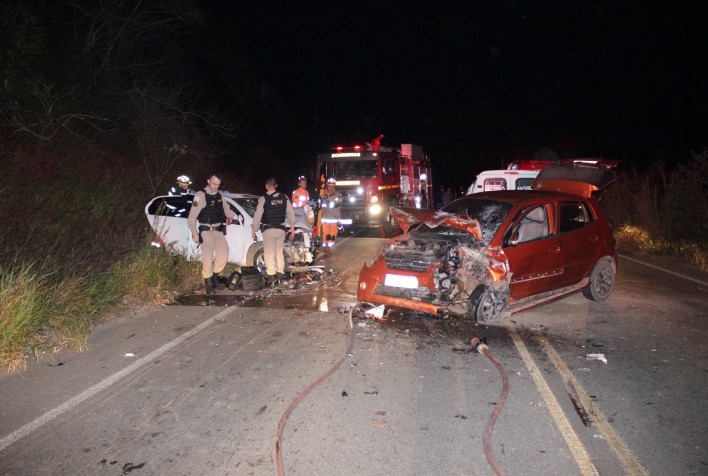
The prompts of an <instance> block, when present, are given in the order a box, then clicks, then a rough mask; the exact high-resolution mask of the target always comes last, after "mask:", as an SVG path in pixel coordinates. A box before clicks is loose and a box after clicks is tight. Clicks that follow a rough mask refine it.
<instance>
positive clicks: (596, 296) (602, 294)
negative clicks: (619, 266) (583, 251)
mask: <svg viewBox="0 0 708 476" xmlns="http://www.w3.org/2000/svg"><path fill="white" fill-rule="evenodd" d="M614 286H615V268H614V266H612V263H611V262H610V261H609V260H608V259H601V260H600V261H598V262H597V263H595V267H594V268H593V270H592V273H591V274H590V285H589V286H588V287H587V288H585V289H583V296H585V297H586V298H588V299H590V300H591V301H604V300H605V299H607V298H608V297H609V296H610V294H611V293H612V289H613V288H614Z"/></svg>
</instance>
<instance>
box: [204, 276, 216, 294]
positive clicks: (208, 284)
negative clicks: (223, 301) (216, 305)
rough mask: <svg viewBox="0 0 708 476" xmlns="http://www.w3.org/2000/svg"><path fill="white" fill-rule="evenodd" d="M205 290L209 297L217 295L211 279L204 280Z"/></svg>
mask: <svg viewBox="0 0 708 476" xmlns="http://www.w3.org/2000/svg"><path fill="white" fill-rule="evenodd" d="M204 288H206V295H207V296H212V295H214V294H216V291H214V285H213V284H212V282H211V278H206V279H205V280H204Z"/></svg>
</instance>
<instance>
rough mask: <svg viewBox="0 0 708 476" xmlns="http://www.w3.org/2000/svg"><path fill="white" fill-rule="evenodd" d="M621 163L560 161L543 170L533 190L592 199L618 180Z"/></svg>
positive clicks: (586, 160)
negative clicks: (594, 193) (594, 194)
mask: <svg viewBox="0 0 708 476" xmlns="http://www.w3.org/2000/svg"><path fill="white" fill-rule="evenodd" d="M618 164H619V161H617V160H607V159H566V160H559V161H557V162H554V163H553V164H551V165H549V166H548V167H546V168H545V169H543V170H542V171H541V172H540V173H539V174H538V177H536V180H534V182H533V183H532V184H531V188H532V189H533V190H542V191H553V192H565V193H571V194H573V195H580V196H582V197H586V198H590V197H591V196H592V194H593V192H598V191H602V190H604V189H605V188H607V187H608V186H609V185H610V184H611V183H612V182H614V181H615V180H616V179H617V174H616V173H615V172H614V170H613V169H614V168H615V167H617V165H618Z"/></svg>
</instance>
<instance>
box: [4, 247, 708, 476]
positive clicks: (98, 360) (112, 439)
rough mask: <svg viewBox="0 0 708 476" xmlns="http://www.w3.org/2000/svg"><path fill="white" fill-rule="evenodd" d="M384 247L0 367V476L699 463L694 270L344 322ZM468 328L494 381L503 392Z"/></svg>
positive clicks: (625, 270)
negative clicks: (518, 306)
mask: <svg viewBox="0 0 708 476" xmlns="http://www.w3.org/2000/svg"><path fill="white" fill-rule="evenodd" d="M381 243H382V241H381V240H379V239H376V238H363V239H361V238H345V239H342V240H341V241H340V242H338V244H337V246H336V247H335V249H334V252H333V254H332V256H331V257H328V258H327V259H326V260H324V261H322V264H323V265H324V266H325V267H326V269H328V270H332V271H331V272H330V273H328V275H327V276H326V277H325V278H324V279H322V280H321V281H319V282H312V283H308V284H306V285H303V286H301V287H300V288H299V289H294V290H291V289H286V290H282V291H278V292H259V293H256V294H255V295H254V296H246V297H244V296H236V295H234V294H233V293H229V292H222V293H221V294H220V296H219V297H218V298H217V299H216V300H215V301H214V302H213V303H211V305H205V302H204V299H203V298H202V297H200V296H199V297H186V298H185V299H184V300H183V302H184V303H185V304H184V305H179V306H169V307H165V308H163V309H159V310H153V311H149V312H139V313H135V314H131V315H126V316H119V317H115V318H113V319H110V320H108V321H107V322H105V323H104V324H102V325H100V326H99V327H98V328H97V330H96V332H95V335H94V336H93V338H92V339H91V344H90V347H89V349H87V350H86V351H84V352H61V353H59V354H58V355H56V356H49V355H48V356H44V357H43V358H42V359H41V360H40V361H38V362H33V363H31V364H30V365H29V366H28V368H27V370H26V371H24V372H20V373H16V374H11V375H4V376H2V377H0V438H1V440H0V474H12V475H21V474H32V475H41V474H47V475H49V474H52V475H57V474H72V475H76V474H87V475H88V474H91V475H93V474H115V475H119V474H135V475H139V474H146V475H147V474H149V475H153V474H165V475H179V474H184V475H196V474H199V475H203V474H204V475H211V474H215V475H224V474H229V475H271V474H278V470H279V468H281V469H282V473H283V474H288V475H401V474H410V475H445V474H450V475H490V474H494V471H493V469H492V466H491V465H490V463H489V460H490V459H493V460H496V461H497V463H498V466H499V467H500V468H501V469H502V470H503V471H505V472H506V474H523V475H547V474H562V475H576V474H577V475H585V474H602V475H610V474H612V475H616V474H657V475H659V474H682V475H687V474H706V473H707V472H708V469H707V468H706V464H707V462H708V452H707V451H706V448H707V447H708V438H707V437H706V434H707V433H706V428H707V427H708V425H707V423H708V417H707V414H706V408H705V402H706V401H708V398H707V397H708V394H707V393H708V392H707V391H706V345H705V342H706V327H707V326H706V319H705V317H706V316H707V315H708V298H707V295H708V293H706V289H707V288H708V285H707V284H706V282H707V281H708V279H706V276H705V275H701V274H700V273H691V272H690V271H687V270H683V269H678V268H675V267H673V268H672V270H673V272H674V274H670V273H667V272H666V271H663V270H662V269H663V268H664V266H665V263H660V262H652V263H647V264H645V263H643V262H642V261H641V260H635V259H636V258H635V257H630V256H627V257H623V258H620V262H619V274H618V279H617V287H616V289H615V292H614V293H613V295H612V296H611V297H610V299H609V300H608V301H607V302H604V303H596V302H591V301H588V300H586V299H584V298H583V297H582V295H577V296H572V297H569V298H566V299H564V300H561V301H558V302H556V303H552V304H549V305H546V306H543V307H539V308H536V309H534V310H531V311H526V312H524V313H519V314H515V315H513V316H511V317H509V318H508V319H505V320H502V321H499V322H492V323H490V324H484V325H480V324H477V323H474V322H470V321H468V320H463V319H447V320H443V319H432V318H428V317H425V316H422V315H415V314H411V313H396V312H393V313H391V314H389V315H388V320H387V321H386V322H377V321H373V320H371V319H361V318H358V317H357V316H356V315H355V316H354V317H353V318H351V319H350V313H349V311H350V309H351V307H352V306H353V305H354V304H355V301H356V299H355V288H356V279H357V273H358V269H359V268H360V267H361V264H362V263H363V262H364V261H365V260H367V259H372V258H373V257H375V256H376V254H377V252H378V250H379V249H380V247H381ZM669 271H671V269H670V270H669ZM689 273H691V274H689ZM471 337H480V338H485V339H486V342H487V343H488V345H489V349H490V351H491V355H492V357H494V358H496V359H498V361H499V362H500V364H501V365H502V366H503V369H504V371H505V372H506V374H507V375H508V383H509V392H508V396H506V399H505V402H504V405H503V406H499V405H498V404H499V403H500V401H501V397H502V395H501V392H502V376H501V374H500V372H499V370H498V368H497V367H496V366H495V364H494V363H493V362H492V360H491V359H489V358H487V357H486V356H485V355H482V354H479V353H476V352H470V350H471V348H470V346H469V345H467V342H468V341H469V339H470V338H471ZM588 354H603V355H604V357H605V358H606V360H607V363H603V362H602V361H601V360H588V359H587V355H588ZM569 392H570V394H571V395H573V396H574V397H575V400H576V402H577V403H578V406H579V407H581V408H582V409H584V410H585V411H586V412H587V413H588V415H589V416H588V420H589V423H590V426H586V425H585V424H584V423H583V420H582V419H581V416H580V414H579V413H578V411H577V410H576V408H575V407H574V404H573V400H572V399H571V398H570V397H569ZM495 408H499V409H500V410H501V411H500V413H499V415H498V418H497V419H496V421H495V422H494V424H493V427H492V428H491V433H490V435H491V436H490V442H491V447H490V450H489V451H487V452H485V449H484V444H483V438H484V435H485V430H486V429H488V428H489V427H490V416H491V415H492V413H493V412H494V410H495ZM581 412H582V410H581ZM276 441H277V442H278V444H277V445H276ZM276 446H277V447H278V448H279V449H280V451H279V452H276Z"/></svg>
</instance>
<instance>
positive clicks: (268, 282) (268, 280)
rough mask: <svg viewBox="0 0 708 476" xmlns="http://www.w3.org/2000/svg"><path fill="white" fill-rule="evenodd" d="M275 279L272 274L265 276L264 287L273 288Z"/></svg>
mask: <svg viewBox="0 0 708 476" xmlns="http://www.w3.org/2000/svg"><path fill="white" fill-rule="evenodd" d="M275 282H276V278H275V275H274V274H266V277H265V285H266V287H269V288H270V287H273V286H275Z"/></svg>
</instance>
